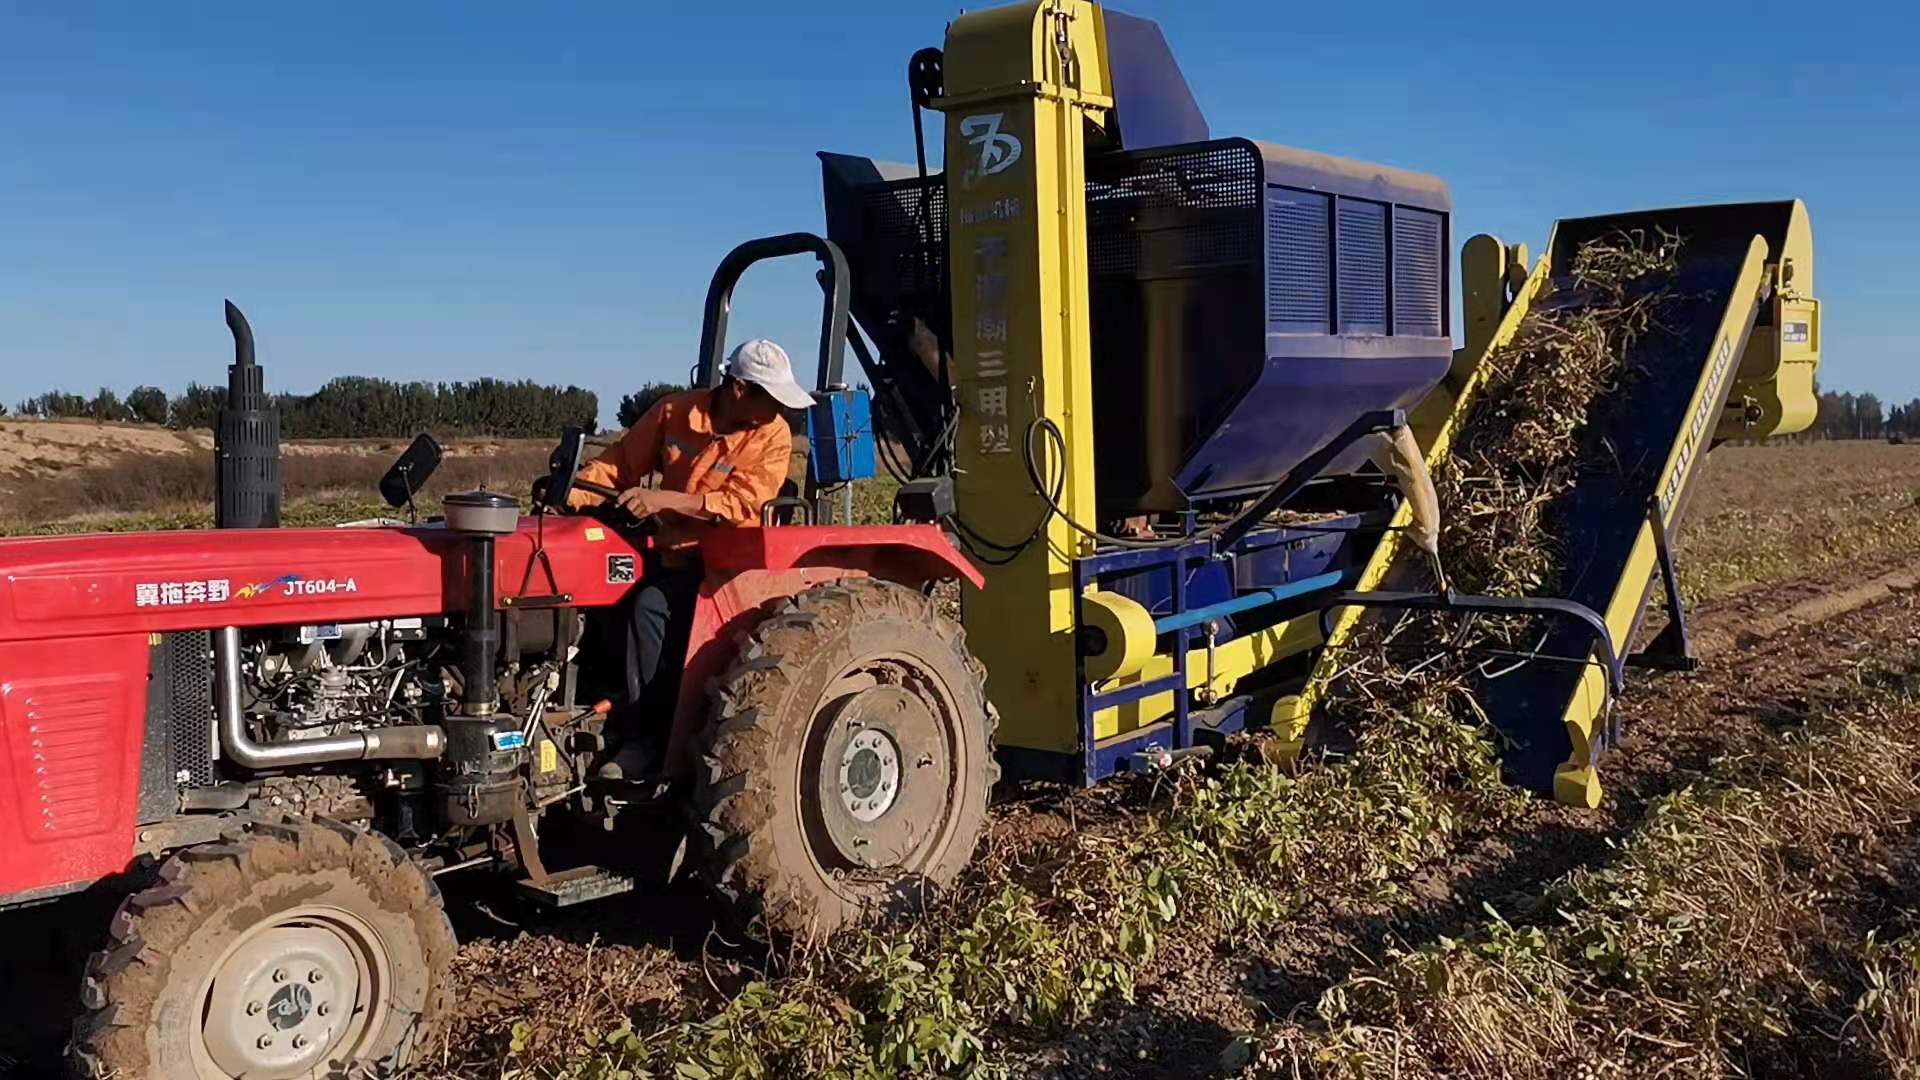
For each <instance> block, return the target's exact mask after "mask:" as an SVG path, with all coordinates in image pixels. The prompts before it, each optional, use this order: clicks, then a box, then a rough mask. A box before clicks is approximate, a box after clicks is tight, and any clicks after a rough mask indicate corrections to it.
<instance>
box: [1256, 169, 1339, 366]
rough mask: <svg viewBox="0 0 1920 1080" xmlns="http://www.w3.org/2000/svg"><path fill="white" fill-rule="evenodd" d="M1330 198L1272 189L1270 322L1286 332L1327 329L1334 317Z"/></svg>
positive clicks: (1269, 209) (1269, 208) (1269, 205)
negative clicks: (1329, 214)
mask: <svg viewBox="0 0 1920 1080" xmlns="http://www.w3.org/2000/svg"><path fill="white" fill-rule="evenodd" d="M1328 201H1329V200H1328V198H1327V196H1325V195H1322V194H1320V193H1318V192H1314V191H1299V190H1297V189H1294V188H1285V187H1271V188H1268V189H1267V321H1268V322H1269V323H1271V324H1272V326H1271V329H1272V330H1274V331H1276V332H1278V333H1287V334H1324V333H1326V332H1327V329H1328V324H1329V323H1330V322H1331V321H1332V318H1333V302H1332V301H1333V276H1332V268H1331V266H1330V265H1329V264H1330V260H1331V245H1330V243H1329V238H1330V236H1331V226H1330V223H1329V220H1328Z"/></svg>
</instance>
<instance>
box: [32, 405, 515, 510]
mask: <svg viewBox="0 0 1920 1080" xmlns="http://www.w3.org/2000/svg"><path fill="white" fill-rule="evenodd" d="M406 446H407V440H405V439H367V440H349V439H314V440H303V441H297V442H289V443H286V444H285V445H284V446H283V448H282V449H283V451H284V453H283V460H282V463H281V473H282V481H283V484H284V488H285V497H286V505H287V518H288V521H287V523H288V524H301V525H304V524H330V523H332V522H336V521H340V520H344V519H347V518H354V517H366V516H370V515H374V514H378V513H383V512H385V509H384V507H383V506H382V504H381V503H380V501H379V497H378V495H377V494H376V485H377V484H378V483H379V480H380V476H381V474H382V473H384V472H385V471H386V469H387V466H388V465H390V464H391V463H392V461H393V459H394V458H395V457H397V456H399V454H400V452H401V451H402V450H405V449H406ZM443 446H444V449H445V451H446V459H445V461H444V462H443V464H442V465H441V467H440V471H439V472H438V473H437V474H436V475H435V477H434V480H433V482H432V483H431V484H429V486H428V488H427V490H426V492H425V493H424V495H423V498H426V499H437V498H438V496H439V495H441V494H443V493H445V492H447V491H454V490H460V489H461V488H470V487H474V486H480V485H485V486H487V487H490V488H493V489H494V490H499V491H512V492H516V493H518V492H524V491H525V490H527V485H528V484H529V483H530V482H531V480H532V478H533V477H535V476H537V475H539V474H540V473H542V472H544V471H545V469H546V459H547V451H548V450H549V449H550V448H551V444H550V443H548V442H546V441H543V440H534V439H459V440H452V439H449V440H443ZM212 454H213V436H212V434H211V433H209V432H205V431H169V430H168V429H166V428H160V427H154V426H151V425H146V424H107V423H95V422H93V421H89V420H0V535H18V534H23V533H55V532H85V531H112V532H121V531H128V530H135V529H149V528H189V527H200V526H204V525H207V524H210V523H211V520H212V510H211V503H212V499H213V458H212Z"/></svg>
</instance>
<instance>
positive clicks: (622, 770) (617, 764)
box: [569, 338, 813, 780]
mask: <svg viewBox="0 0 1920 1080" xmlns="http://www.w3.org/2000/svg"><path fill="white" fill-rule="evenodd" d="M812 404H813V395H812V394H810V393H808V392H807V390H806V389H805V388H804V387H802V386H801V385H800V384H799V382H798V381H796V380H795V379H794V377H793V364H792V362H791V361H790V360H789V359H788V358H787V354H786V351H785V350H784V349H782V348H780V346H778V345H776V344H774V343H773V342H771V341H767V340H765V339H763V338H756V339H754V340H752V341H749V342H746V343H745V344H743V345H741V346H740V347H739V348H737V349H735V350H734V351H733V355H732V356H730V357H728V359H727V367H726V378H725V380H724V381H722V382H721V384H720V385H719V386H716V387H712V388H698V389H693V390H685V391H682V392H680V393H677V394H670V395H668V396H667V397H664V398H662V399H660V400H659V401H657V402H655V403H654V405H653V407H652V408H651V409H648V410H647V412H646V415H644V416H642V417H641V418H640V419H639V421H638V422H636V423H635V424H634V425H633V426H632V427H631V428H628V429H627V433H626V434H625V435H623V436H621V438H620V441H619V442H617V443H615V444H614V445H612V446H610V447H608V448H607V451H606V452H605V453H603V454H601V455H600V457H599V458H598V459H596V460H594V461H592V462H590V463H588V464H587V465H586V466H585V467H584V468H583V469H581V470H580V479H581V480H584V481H588V482H591V483H595V484H600V485H603V486H605V487H609V488H612V489H614V490H616V491H618V492H620V495H619V498H618V499H617V500H614V501H615V502H616V503H617V504H618V505H619V506H620V507H621V508H622V509H624V510H626V511H627V512H628V513H630V514H632V515H633V516H634V517H635V518H638V519H640V520H642V521H647V520H651V521H652V522H653V523H654V524H656V525H657V526H658V529H659V531H658V533H657V539H658V546H657V547H655V548H654V549H652V550H650V551H649V552H648V554H647V557H646V558H647V563H646V567H645V571H644V574H643V575H642V577H641V581H642V583H643V586H642V588H641V589H640V590H639V592H638V594H637V596H636V597H635V598H634V602H633V611H632V615H631V618H630V619H627V620H625V621H624V622H625V625H624V626H621V627H616V628H614V629H615V631H616V633H617V634H618V635H620V636H623V637H624V639H625V640H624V641H620V642H618V643H617V644H616V647H617V648H619V649H620V651H622V652H624V653H625V654H626V655H627V656H628V658H629V661H630V662H629V663H627V664H626V665H625V670H626V673H627V677H626V686H625V687H624V688H623V689H624V691H625V692H624V694H622V695H619V696H618V697H617V698H616V704H618V705H619V706H621V708H620V709H619V713H625V714H630V715H626V716H620V715H618V714H616V721H617V722H616V724H615V725H614V727H615V730H617V731H619V732H620V733H621V734H623V735H625V736H626V737H625V738H624V739H622V740H621V741H620V744H619V746H618V748H617V751H616V753H615V754H614V756H613V758H612V759H611V760H610V761H608V762H607V763H606V764H605V765H603V766H602V767H601V770H600V775H601V776H602V777H603V778H606V779H616V780H617V779H637V778H639V777H641V776H644V775H646V774H647V773H649V772H651V771H653V766H655V765H656V764H657V762H658V756H657V754H658V750H659V749H660V748H659V747H658V746H657V745H656V742H657V740H654V739H649V738H646V737H644V736H645V732H646V730H647V725H646V721H645V719H644V718H645V717H646V716H648V715H651V716H655V717H666V716H669V715H671V713H672V702H673V699H672V685H671V684H672V680H671V679H670V678H661V677H657V676H660V675H661V674H662V673H667V672H676V671H678V670H679V669H680V664H681V661H682V659H683V658H682V657H681V655H680V653H682V652H683V651H684V650H685V648H686V640H687V623H688V617H689V615H690V613H691V610H692V606H693V605H692V601H693V597H694V595H695V593H696V592H697V591H698V589H699V586H700V570H699V567H698V566H697V565H696V564H695V563H694V560H693V557H692V555H691V553H690V550H689V549H690V548H691V546H692V544H693V541H694V534H695V531H696V530H697V529H698V528H700V527H702V526H713V525H749V524H754V523H756V522H758V521H759V518H760V508H761V506H762V505H764V504H765V503H766V502H767V500H769V499H772V498H773V497H774V496H776V495H778V494H779V493H780V485H781V484H783V483H784V482H785V481H786V479H787V471H788V467H789V464H790V462H791V460H792V455H793V434H792V432H791V431H790V430H789V429H788V427H787V421H786V418H785V416H783V415H782V411H783V410H784V409H803V408H806V407H807V406H809V405H812ZM654 473H659V474H660V482H659V486H657V487H643V486H641V483H642V481H643V480H645V479H646V478H647V477H649V476H651V475H652V474H654ZM607 501H608V500H607V499H606V498H605V497H604V496H602V495H599V494H596V493H594V492H591V491H583V490H581V489H579V488H575V489H574V490H573V492H572V493H571V495H570V496H569V502H570V504H571V505H572V506H574V507H575V508H577V509H580V508H588V507H592V506H597V505H601V504H604V503H606V502H607ZM619 689H621V688H616V693H618V690H619ZM659 726H660V727H661V728H662V729H664V724H662V725H659Z"/></svg>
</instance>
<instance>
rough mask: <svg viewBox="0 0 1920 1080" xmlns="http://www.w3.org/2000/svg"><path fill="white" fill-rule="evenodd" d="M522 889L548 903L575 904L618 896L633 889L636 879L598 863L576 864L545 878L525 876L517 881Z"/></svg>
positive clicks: (549, 904) (538, 899) (562, 905)
mask: <svg viewBox="0 0 1920 1080" xmlns="http://www.w3.org/2000/svg"><path fill="white" fill-rule="evenodd" d="M516 884H518V885H519V886H520V890H521V891H522V892H524V893H526V894H527V895H528V896H530V897H532V898H533V899H534V900H536V901H538V902H540V903H542V904H546V905H548V906H549V907H557V908H563V907H572V906H573V905H575V904H584V903H586V902H587V901H589V900H599V899H601V898H603V897H608V896H618V895H620V894H621V893H624V892H632V891H633V879H632V878H630V877H624V876H622V875H620V874H616V873H614V872H613V871H611V870H603V869H601V868H600V867H598V866H576V867H574V868H573V869H571V870H562V871H560V872H559V873H557V874H549V875H547V880H546V881H544V882H535V881H533V880H532V879H531V878H522V879H521V880H520V881H519V882H517V883H516Z"/></svg>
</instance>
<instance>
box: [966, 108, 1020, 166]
mask: <svg viewBox="0 0 1920 1080" xmlns="http://www.w3.org/2000/svg"><path fill="white" fill-rule="evenodd" d="M1004 119H1006V114H1005V113H979V114H976V115H974V116H966V117H962V118H961V120H960V134H962V135H965V136H967V137H968V141H969V142H971V143H972V144H973V145H975V146H977V147H979V148H980V163H979V164H978V165H976V166H974V168H973V169H972V172H973V174H974V175H975V176H976V177H978V176H993V175H994V174H996V173H1002V172H1005V171H1007V170H1008V169H1010V168H1012V167H1013V163H1014V162H1016V161H1019V160H1020V149H1021V147H1020V140H1019V139H1018V138H1016V137H1015V136H1012V135H1009V134H1007V133H1006V132H1004V131H1001V130H1000V123H1001V121H1002V120H1004Z"/></svg>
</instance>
